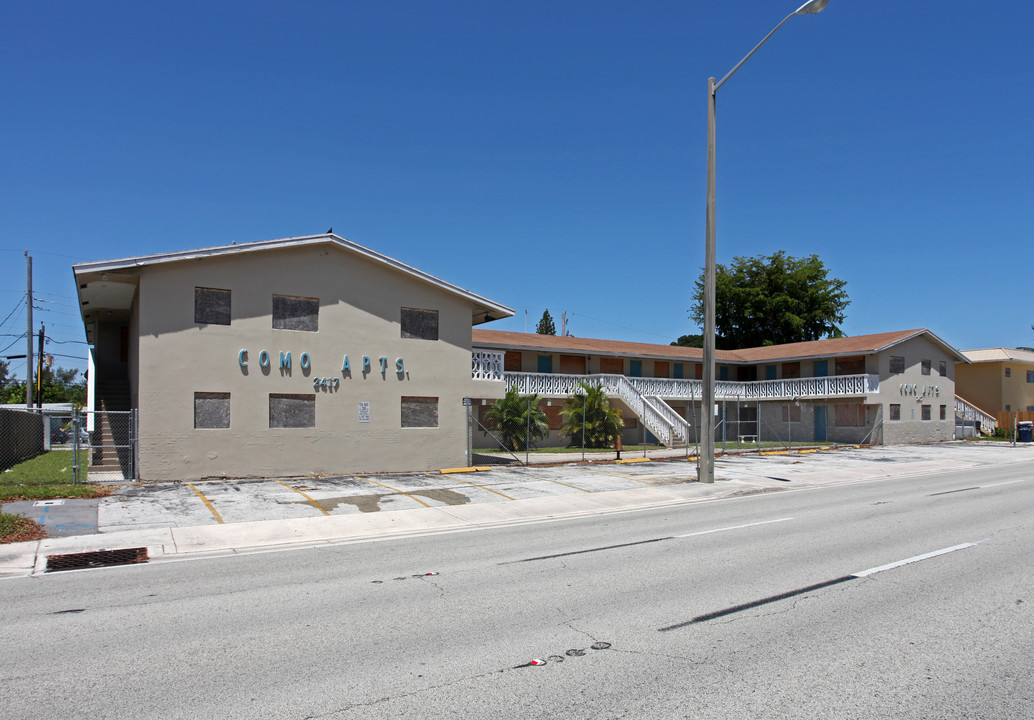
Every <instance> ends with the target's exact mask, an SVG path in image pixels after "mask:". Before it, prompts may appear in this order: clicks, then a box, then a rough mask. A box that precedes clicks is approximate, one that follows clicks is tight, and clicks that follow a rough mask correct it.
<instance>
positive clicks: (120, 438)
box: [0, 407, 137, 485]
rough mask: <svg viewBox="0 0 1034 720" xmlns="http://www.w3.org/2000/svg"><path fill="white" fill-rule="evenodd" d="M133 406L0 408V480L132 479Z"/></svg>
mask: <svg viewBox="0 0 1034 720" xmlns="http://www.w3.org/2000/svg"><path fill="white" fill-rule="evenodd" d="M136 453H137V435H136V411H134V410H126V411H108V412H102V411H79V412H76V411H75V410H72V409H67V410H65V409H54V408H28V409H25V408H3V407H0V473H2V477H0V481H3V482H4V483H5V484H32V485H47V484H69V483H70V484H78V483H84V482H87V481H93V482H121V481H123V480H133V479H136V477H137V474H136Z"/></svg>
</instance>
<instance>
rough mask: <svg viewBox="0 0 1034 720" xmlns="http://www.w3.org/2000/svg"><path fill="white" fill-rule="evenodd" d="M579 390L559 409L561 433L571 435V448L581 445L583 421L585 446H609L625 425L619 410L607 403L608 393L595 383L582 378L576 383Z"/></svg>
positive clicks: (608, 401)
mask: <svg viewBox="0 0 1034 720" xmlns="http://www.w3.org/2000/svg"><path fill="white" fill-rule="evenodd" d="M578 389H579V392H577V393H575V394H574V395H571V396H569V397H568V398H567V399H566V400H564V408H563V410H561V411H560V415H561V417H563V418H564V423H563V425H562V426H561V427H560V433H561V434H562V435H566V436H567V437H569V438H571V446H572V447H580V446H581V444H582V437H583V432H582V426H583V423H584V427H585V432H584V437H585V447H587V448H607V447H610V446H611V445H613V444H614V439H615V438H616V437H617V436H618V435H620V434H621V429H622V428H623V427H624V426H625V423H624V421H623V420H622V419H621V410H619V409H618V408H615V407H611V406H610V400H608V399H607V393H605V392H604V391H603V388H602V387H600V386H598V385H590V384H589V383H587V382H584V381H583V382H580V383H578Z"/></svg>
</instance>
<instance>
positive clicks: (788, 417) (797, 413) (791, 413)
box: [783, 403, 801, 423]
mask: <svg viewBox="0 0 1034 720" xmlns="http://www.w3.org/2000/svg"><path fill="white" fill-rule="evenodd" d="M800 421H801V406H800V405H794V404H792V403H784V404H783V422H795V423H799V422H800Z"/></svg>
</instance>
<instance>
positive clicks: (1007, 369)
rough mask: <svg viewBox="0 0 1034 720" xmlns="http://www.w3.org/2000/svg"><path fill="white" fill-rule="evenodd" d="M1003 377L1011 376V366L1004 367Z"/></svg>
mask: <svg viewBox="0 0 1034 720" xmlns="http://www.w3.org/2000/svg"><path fill="white" fill-rule="evenodd" d="M1005 377H1012V368H1008V367H1007V368H1005Z"/></svg>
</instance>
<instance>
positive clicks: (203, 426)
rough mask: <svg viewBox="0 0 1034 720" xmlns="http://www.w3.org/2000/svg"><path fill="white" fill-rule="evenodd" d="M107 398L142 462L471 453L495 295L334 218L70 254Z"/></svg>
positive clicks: (102, 398)
mask: <svg viewBox="0 0 1034 720" xmlns="http://www.w3.org/2000/svg"><path fill="white" fill-rule="evenodd" d="M73 272H74V274H75V280H76V285H77V287H78V292H79V301H80V305H81V312H82V317H83V322H84V323H85V325H86V336H87V340H88V342H89V343H90V344H91V346H92V348H91V351H90V368H89V386H90V395H91V405H92V407H93V408H96V409H98V410H99V409H102V408H103V409H109V410H116V409H118V410H121V409H126V410H128V409H135V410H137V412H138V418H139V419H138V427H137V428H136V429H135V437H136V438H137V440H136V445H137V448H136V455H137V457H136V458H135V460H136V463H135V464H136V470H137V473H136V474H137V475H138V476H139V477H141V478H143V479H146V480H189V479H197V478H203V477H211V476H238V477H240V476H286V475H306V474H321V473H339V472H355V471H360V470H362V471H391V470H419V469H431V468H440V467H444V466H448V465H454V464H456V463H457V462H462V460H463V458H464V453H465V451H464V448H465V446H466V411H465V408H464V405H463V399H464V398H467V397H471V396H473V395H477V396H479V397H483V396H485V394H486V393H487V395H488V396H489V397H491V396H492V395H493V393H497V394H498V395H499V396H501V395H502V393H503V386H502V383H501V382H499V383H494V384H492V383H478V382H477V381H476V380H474V379H473V377H472V375H471V371H470V361H471V334H470V333H471V326H472V325H476V324H480V323H484V322H488V321H490V320H494V319H498V318H502V317H507V316H510V315H512V314H513V311H512V310H511V309H510V308H508V307H506V306H504V305H501V304H499V303H496V302H493V301H491V300H488V299H487V298H484V297H481V296H480V295H476V294H474V293H472V292H470V291H468V290H464V289H463V288H460V287H457V286H455V285H452V284H450V283H447V282H445V281H444V280H440V279H438V278H435V277H432V276H431V275H428V274H427V273H424V272H421V271H420V270H417V269H415V268H413V267H410V266H408V265H405V264H403V263H400V262H398V261H396V260H393V259H391V258H388V257H386V256H384V255H381V254H380V253H377V252H374V251H372V250H369V249H367V248H364V247H362V246H359V245H357V244H355V243H352V242H350V241H348V240H345V239H343V238H340V237H338V236H336V235H330V234H328V235H314V236H308V237H299V238H288V239H285V240H270V241H264V242H255V243H246V244H240V245H225V246H221V247H213V248H208V249H203V250H191V251H184V252H174V253H167V254H161V255H147V256H142V257H133V258H125V259H121V260H110V261H100V262H90V263H82V264H79V265H75V266H74V267H73Z"/></svg>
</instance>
